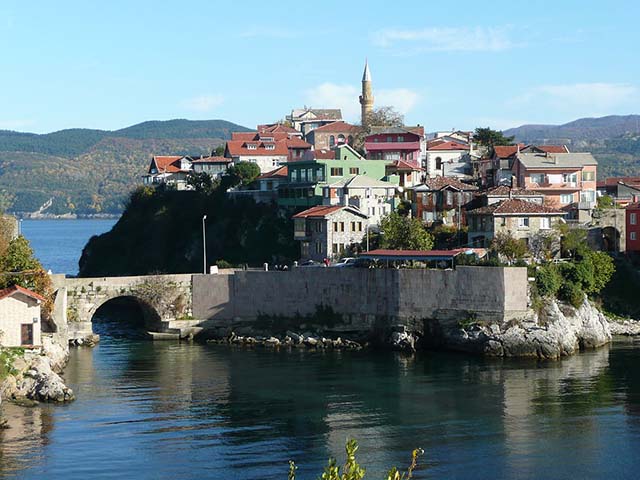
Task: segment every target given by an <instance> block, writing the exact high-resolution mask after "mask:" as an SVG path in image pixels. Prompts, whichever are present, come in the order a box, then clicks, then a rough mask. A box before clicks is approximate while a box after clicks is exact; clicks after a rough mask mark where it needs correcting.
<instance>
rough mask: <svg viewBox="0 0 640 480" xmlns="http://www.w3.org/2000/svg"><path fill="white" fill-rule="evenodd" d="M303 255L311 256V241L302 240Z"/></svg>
mask: <svg viewBox="0 0 640 480" xmlns="http://www.w3.org/2000/svg"><path fill="white" fill-rule="evenodd" d="M302 256H303V257H308V256H309V242H302Z"/></svg>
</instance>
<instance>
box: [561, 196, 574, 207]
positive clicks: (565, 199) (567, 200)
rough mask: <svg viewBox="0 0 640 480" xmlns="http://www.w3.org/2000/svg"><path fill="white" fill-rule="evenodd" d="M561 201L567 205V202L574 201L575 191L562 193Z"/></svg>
mask: <svg viewBox="0 0 640 480" xmlns="http://www.w3.org/2000/svg"><path fill="white" fill-rule="evenodd" d="M560 203H562V204H563V205H566V204H567V203H573V193H563V194H562V195H560Z"/></svg>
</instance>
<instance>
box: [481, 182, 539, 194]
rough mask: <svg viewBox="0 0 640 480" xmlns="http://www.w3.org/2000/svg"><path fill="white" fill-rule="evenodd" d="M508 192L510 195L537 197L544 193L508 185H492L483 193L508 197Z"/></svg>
mask: <svg viewBox="0 0 640 480" xmlns="http://www.w3.org/2000/svg"><path fill="white" fill-rule="evenodd" d="M509 193H511V195H518V196H523V197H524V196H527V197H539V196H543V195H544V193H541V192H536V191H535V190H527V189H525V188H511V187H510V186H508V185H500V186H498V187H493V188H490V189H489V190H487V191H486V192H484V194H485V195H490V196H494V197H508V196H509Z"/></svg>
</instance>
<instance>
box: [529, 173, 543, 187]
mask: <svg viewBox="0 0 640 480" xmlns="http://www.w3.org/2000/svg"><path fill="white" fill-rule="evenodd" d="M531 183H537V184H538V185H541V184H543V183H544V173H532V174H531Z"/></svg>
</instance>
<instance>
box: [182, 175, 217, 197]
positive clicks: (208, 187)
mask: <svg viewBox="0 0 640 480" xmlns="http://www.w3.org/2000/svg"><path fill="white" fill-rule="evenodd" d="M187 185H188V186H189V187H191V188H192V189H194V190H195V191H196V192H202V193H205V194H209V193H211V192H212V191H213V188H214V183H213V180H212V179H211V175H209V174H208V173H207V172H189V175H187Z"/></svg>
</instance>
